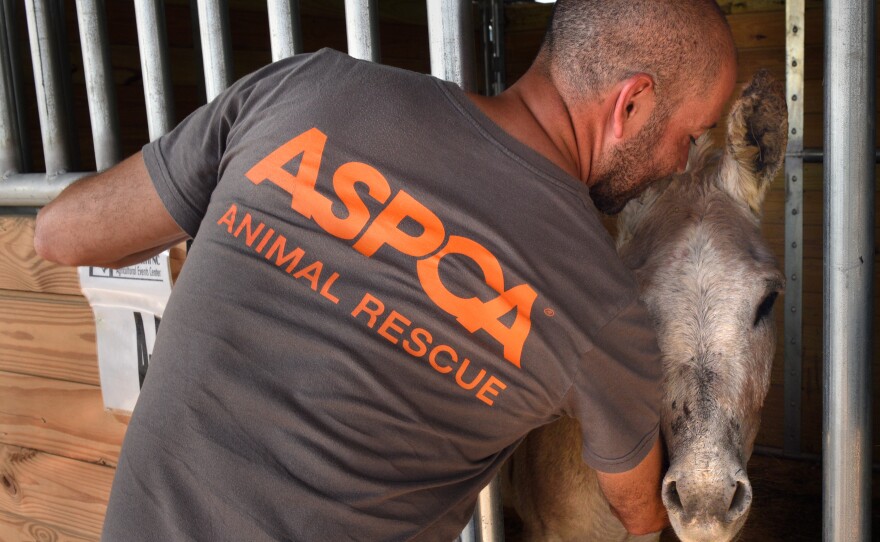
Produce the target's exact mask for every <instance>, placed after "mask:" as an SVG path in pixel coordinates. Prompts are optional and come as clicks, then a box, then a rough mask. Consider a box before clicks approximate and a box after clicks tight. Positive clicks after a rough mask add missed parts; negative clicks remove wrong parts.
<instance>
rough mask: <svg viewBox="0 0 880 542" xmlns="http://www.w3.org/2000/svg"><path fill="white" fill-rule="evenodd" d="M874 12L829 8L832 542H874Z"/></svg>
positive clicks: (841, 4) (856, 0) (827, 498)
mask: <svg viewBox="0 0 880 542" xmlns="http://www.w3.org/2000/svg"><path fill="white" fill-rule="evenodd" d="M874 10H875V6H874V2H873V0H835V1H833V2H826V3H825V179H824V180H825V227H824V234H825V235H824V246H825V248H824V252H825V254H824V257H825V259H824V261H825V264H824V345H823V357H824V360H825V371H824V386H823V397H824V400H825V412H824V416H823V422H824V423H823V447H822V451H823V469H822V470H823V489H824V491H823V511H824V514H823V535H824V536H823V540H825V542H867V541H868V540H871V515H870V512H871V456H872V449H871V361H872V360H871V354H872V348H871V334H872V327H871V320H872V317H873V310H872V303H873V299H874V295H873V279H874V190H875V188H874V137H875V133H874V127H875V109H874V91H875V88H874V87H875V72H874V69H875V65H874V62H875V58H874V47H875V32H876V28H875V24H876V23H875V21H876V20H875V12H874Z"/></svg>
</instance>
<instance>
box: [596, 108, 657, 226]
mask: <svg viewBox="0 0 880 542" xmlns="http://www.w3.org/2000/svg"><path fill="white" fill-rule="evenodd" d="M666 117H667V115H661V114H655V115H654V116H652V117H651V119H649V121H648V123H647V124H646V125H645V127H644V128H642V130H641V131H640V132H639V133H638V135H636V137H634V138H633V139H631V140H630V141H627V142H626V143H624V144H622V145H618V146H617V147H614V148H613V149H611V156H610V157H609V158H608V159H607V160H603V161H602V162H601V163H599V164H598V167H597V170H598V171H599V173H598V176H597V180H596V182H595V183H593V186H591V187H590V197H591V198H592V200H593V204H594V205H595V206H596V208H597V209H599V211H601V212H602V213H604V214H606V215H616V214H617V213H619V212H620V211H622V210H623V208H624V206H625V205H626V203H627V202H628V201H629V200H631V199H633V198H635V197H637V196H638V195H639V194H641V193H642V192H644V191H645V189H647V188H648V186H650V185H651V183H652V182H654V181H657V180H659V179H661V178H663V177H665V176H667V175H669V173H670V172H668V171H665V170H666V169H669V168H668V167H663V166H661V165H660V164H658V163H657V160H656V159H655V157H654V150H655V148H656V146H657V144H658V143H659V142H660V136H661V135H662V134H663V128H664V123H665V120H666Z"/></svg>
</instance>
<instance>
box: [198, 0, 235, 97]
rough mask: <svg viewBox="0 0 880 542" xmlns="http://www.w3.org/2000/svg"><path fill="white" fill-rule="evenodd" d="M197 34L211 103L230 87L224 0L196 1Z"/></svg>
mask: <svg viewBox="0 0 880 542" xmlns="http://www.w3.org/2000/svg"><path fill="white" fill-rule="evenodd" d="M199 33H200V34H201V38H202V58H203V59H204V63H205V94H206V96H207V98H208V101H209V102H210V101H211V100H213V99H214V98H216V97H217V95H218V94H220V93H221V92H223V91H224V90H226V89H227V87H229V85H230V84H231V83H232V53H231V50H230V46H229V9H228V8H227V5H226V2H225V1H223V0H199Z"/></svg>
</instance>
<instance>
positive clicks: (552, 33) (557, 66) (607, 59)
mask: <svg viewBox="0 0 880 542" xmlns="http://www.w3.org/2000/svg"><path fill="white" fill-rule="evenodd" d="M735 55H736V49H735V46H734V43H733V37H732V35H731V32H730V27H729V26H728V24H727V21H726V19H725V18H724V13H723V12H722V11H721V10H720V8H719V7H718V5H717V4H716V3H715V2H714V1H713V0H557V2H556V7H555V8H554V11H553V17H552V20H551V23H550V28H549V30H548V33H547V37H546V39H545V42H544V46H543V49H542V55H541V58H542V60H543V61H545V62H547V63H548V66H547V67H548V68H549V72H550V74H551V76H552V78H553V80H554V83H555V84H556V85H557V87H558V88H559V89H560V92H562V93H563V95H564V97H565V98H566V99H567V100H580V99H590V98H593V97H597V96H599V95H600V94H601V93H602V92H603V91H605V90H607V89H608V88H610V87H611V86H613V85H615V84H616V83H618V82H620V81H623V80H625V79H627V78H628V77H630V76H632V75H634V74H637V73H646V74H648V75H650V76H651V77H652V78H653V79H654V84H655V92H656V93H657V97H658V101H659V103H660V104H661V105H664V106H666V107H665V108H669V107H671V106H674V105H675V104H677V103H679V102H680V101H681V99H682V98H683V97H684V96H685V95H687V93H690V94H693V93H701V92H704V91H705V90H706V89H708V88H710V87H711V85H712V83H713V81H714V80H715V78H716V77H717V74H718V72H719V70H720V67H721V65H722V63H723V62H728V61H729V60H728V59H734V58H735ZM665 108H664V109H665Z"/></svg>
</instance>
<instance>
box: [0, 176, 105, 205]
mask: <svg viewBox="0 0 880 542" xmlns="http://www.w3.org/2000/svg"><path fill="white" fill-rule="evenodd" d="M92 173H94V172H77V173H62V174H59V175H46V174H45V173H19V174H16V175H8V176H6V177H4V178H3V179H0V207H42V206H43V205H46V204H47V203H49V202H50V201H52V200H53V199H55V198H56V197H57V196H58V194H60V193H61V191H62V190H64V189H65V188H67V187H68V186H70V185H71V184H72V183H73V182H74V181H76V180H77V179H81V178H83V177H85V176H87V175H91V174H92Z"/></svg>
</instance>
